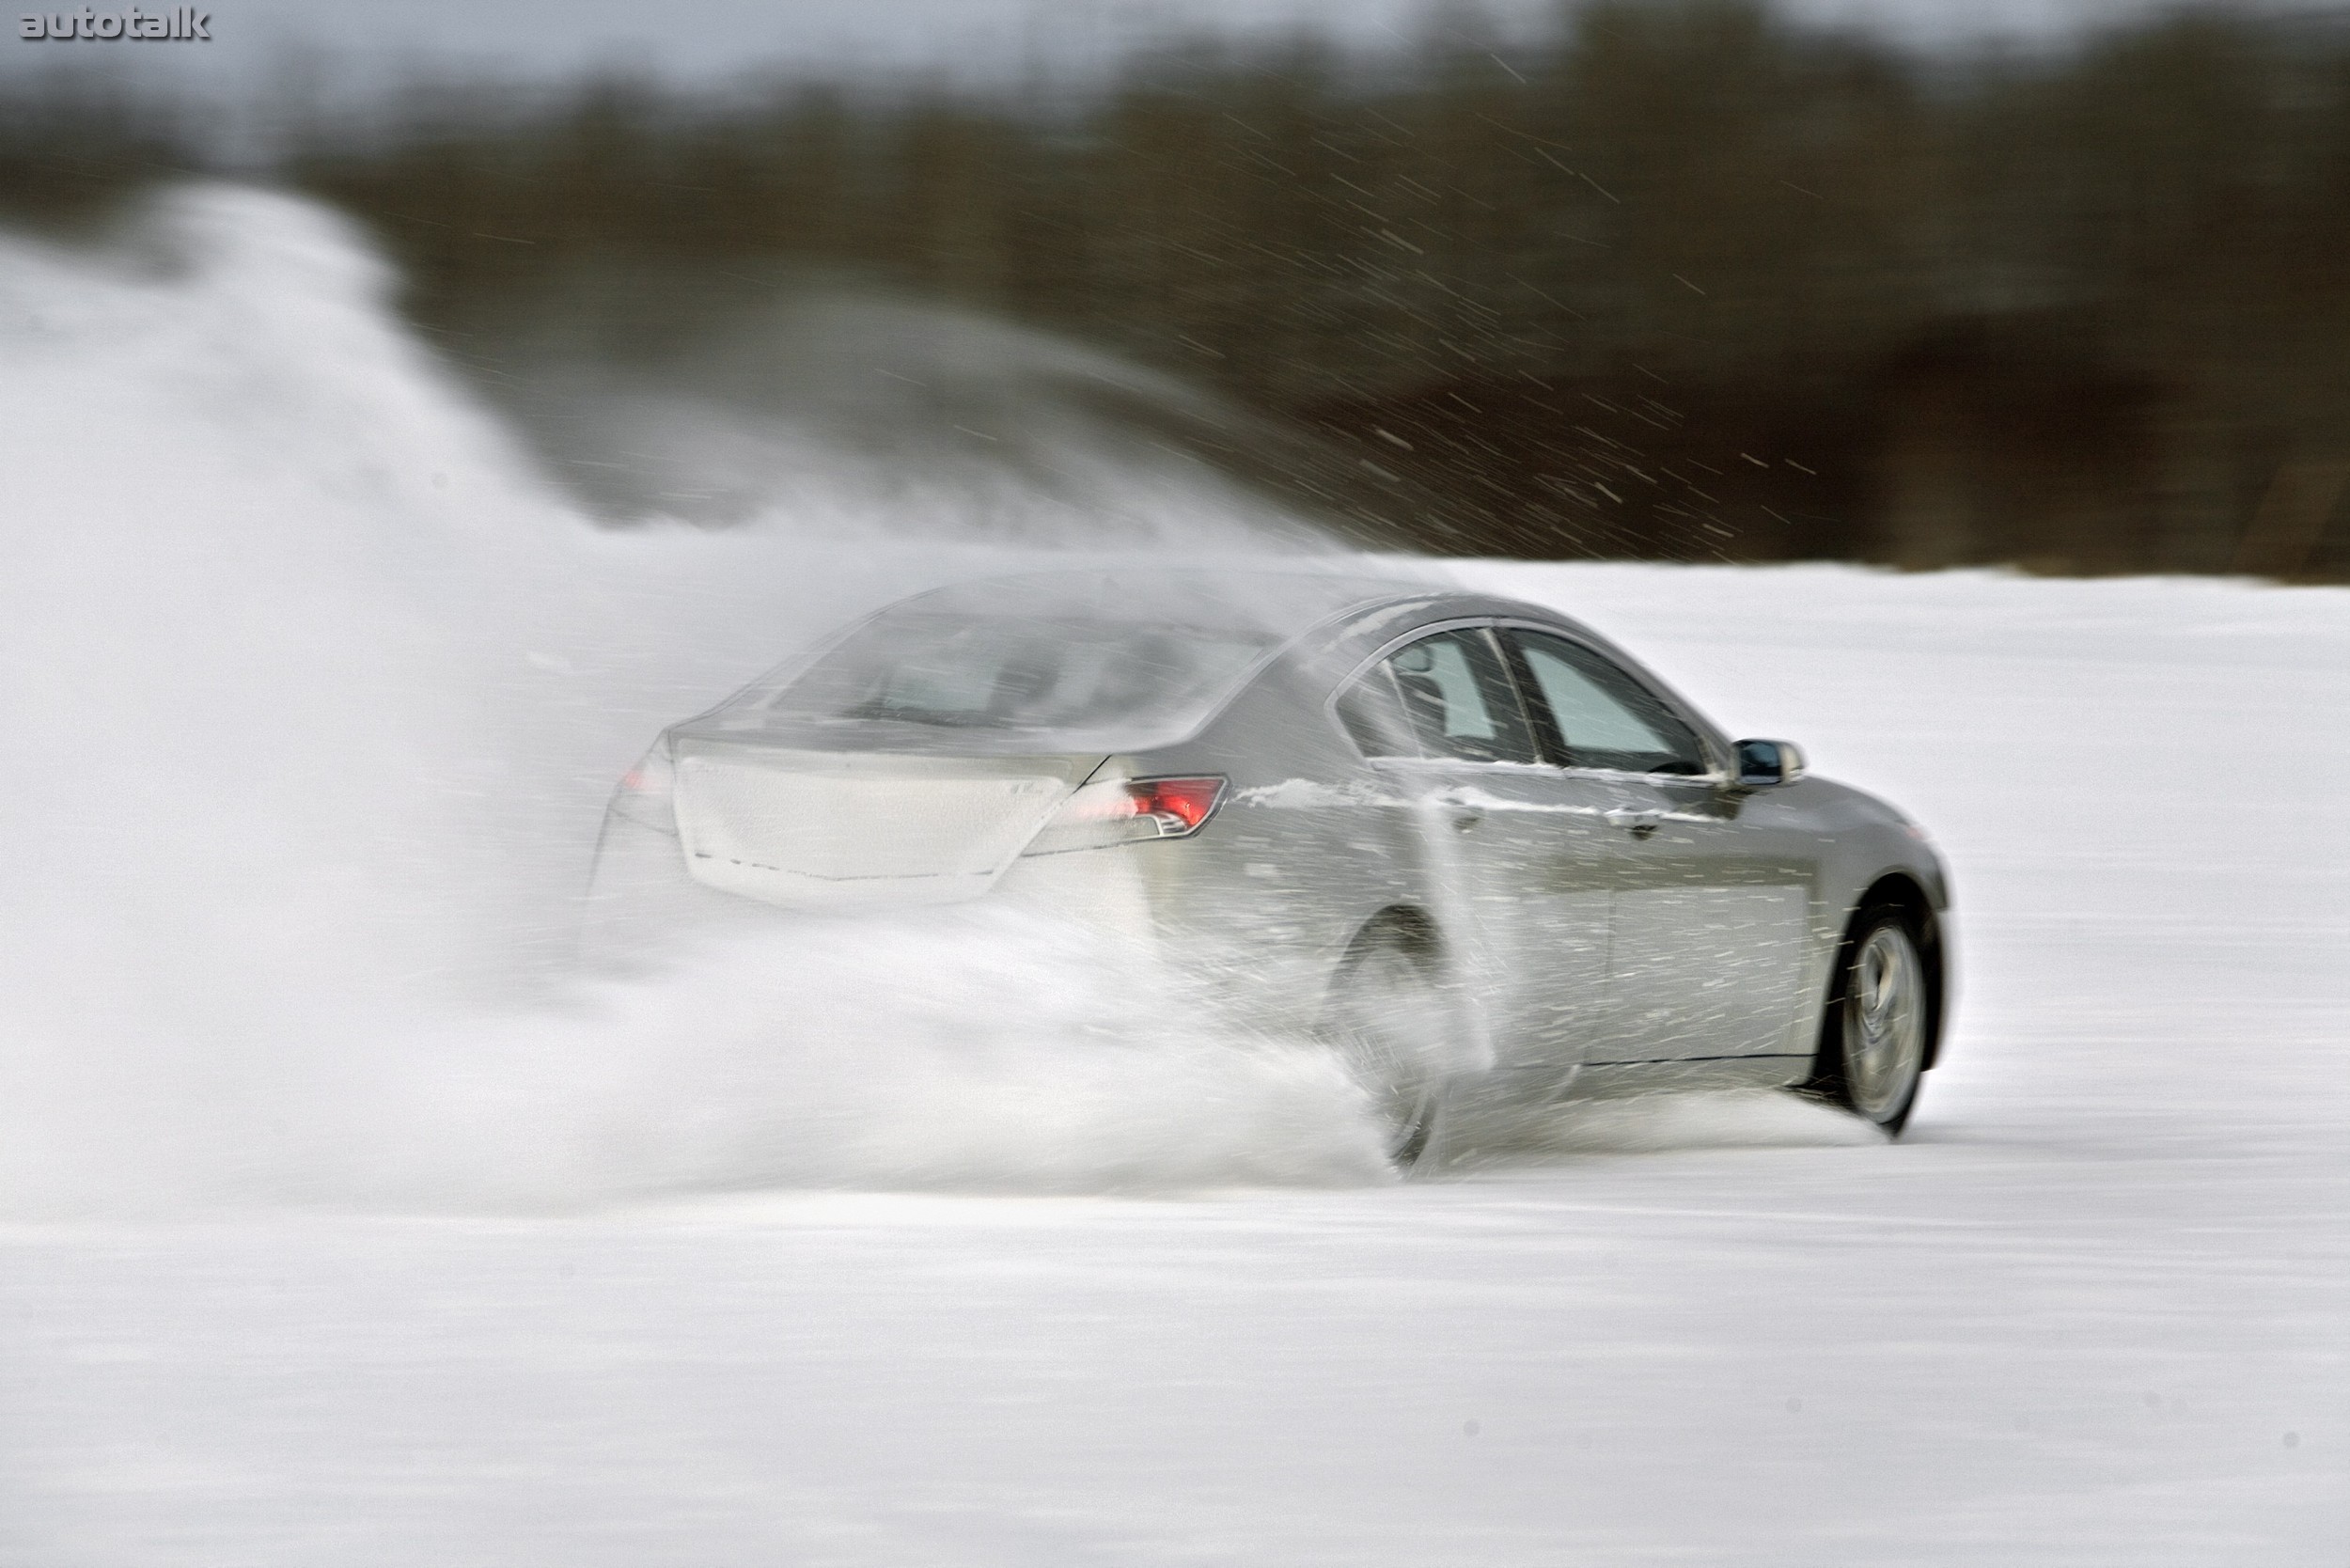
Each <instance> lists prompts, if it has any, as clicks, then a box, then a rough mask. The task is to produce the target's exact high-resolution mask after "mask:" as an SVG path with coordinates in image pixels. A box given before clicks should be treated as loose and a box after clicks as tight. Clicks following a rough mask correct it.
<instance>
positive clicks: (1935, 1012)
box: [1817, 871, 1950, 1072]
mask: <svg viewBox="0 0 2350 1568" xmlns="http://www.w3.org/2000/svg"><path fill="white" fill-rule="evenodd" d="M1887 904H1890V905H1892V906H1893V907H1894V908H1896V909H1899V910H1901V911H1902V912H1903V913H1904V914H1905V915H1907V916H1908V917H1909V922H1910V931H1911V933H1912V934H1913V935H1914V936H1916V938H1917V940H1918V956H1919V959H1920V960H1921V961H1922V962H1923V963H1924V964H1925V967H1926V1053H1925V1060H1924V1062H1923V1064H1922V1066H1921V1067H1920V1069H1919V1071H1921V1072H1922V1071H1925V1070H1927V1069H1930V1068H1932V1067H1933V1066H1934V1064H1935V1062H1936V1061H1937V1060H1939V1059H1940V1058H1941V1055H1942V1026H1943V1021H1944V1019H1945V1018H1946V1017H1948V1015H1949V1012H1950V1006H1949V1000H1948V998H1949V996H1950V985H1949V980H1948V976H1947V974H1946V971H1945V955H1944V951H1943V943H1942V917H1941V916H1940V914H1939V913H1937V912H1936V911H1935V907H1934V899H1933V896H1932V895H1931V894H1929V893H1928V892H1927V891H1926V888H1925V886H1924V885H1923V884H1922V883H1920V882H1919V881H1918V879H1917V878H1916V877H1913V876H1911V875H1910V874H1909V873H1908V872H1906V871H1888V872H1886V873H1885V874H1884V875H1882V876H1880V877H1878V878H1877V879H1876V880H1875V881H1874V882H1872V883H1871V884H1869V886H1868V887H1867V889H1866V890H1864V891H1863V892H1862V893H1861V895H1860V897H1859V898H1858V899H1857V900H1855V901H1854V902H1853V906H1852V912H1851V913H1850V914H1848V915H1846V916H1845V917H1844V930H1843V933H1842V935H1841V936H1840V937H1839V938H1838V939H1837V943H1836V962H1835V964H1834V966H1833V967H1832V968H1830V969H1829V971H1828V1005H1827V1006H1826V1007H1825V1008H1823V1009H1822V1010H1821V1015H1820V1039H1819V1045H1818V1051H1819V1052H1820V1053H1821V1054H1820V1055H1819V1057H1818V1058H1817V1059H1818V1060H1819V1061H1821V1062H1826V1061H1828V1060H1830V1059H1831V1058H1830V1057H1829V1056H1828V1055H1827V1053H1828V1052H1830V1051H1831V1050H1832V1049H1833V1048H1834V1042H1833V1041H1831V1040H1830V1039H1829V1037H1828V1030H1829V1029H1830V1028H1832V1027H1834V1026H1835V1020H1836V1002H1837V1001H1838V999H1839V998H1841V996H1842V995H1843V984H1844V969H1845V966H1846V964H1849V963H1850V961H1851V958H1852V952H1853V946H1854V944H1855V943H1857V942H1858V941H1859V940H1860V921H1861V918H1862V917H1864V916H1866V915H1867V914H1868V913H1869V911H1871V910H1872V909H1876V908H1879V907H1882V906H1884V905H1887Z"/></svg>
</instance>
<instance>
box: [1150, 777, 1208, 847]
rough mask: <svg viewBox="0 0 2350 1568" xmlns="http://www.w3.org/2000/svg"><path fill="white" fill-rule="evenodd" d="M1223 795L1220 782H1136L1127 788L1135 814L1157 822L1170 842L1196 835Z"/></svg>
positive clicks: (1191, 779)
mask: <svg viewBox="0 0 2350 1568" xmlns="http://www.w3.org/2000/svg"><path fill="white" fill-rule="evenodd" d="M1223 792H1224V780H1222V779H1221V778H1136V779H1133V780H1130V781H1129V782H1128V783H1127V785H1126V793H1127V795H1128V797H1129V798H1131V799H1132V800H1133V801H1134V803H1135V810H1136V813H1137V814H1139V815H1142V816H1149V817H1157V818H1159V819H1160V831H1161V832H1162V833H1163V834H1164V835H1165V836H1166V837H1167V838H1170V839H1175V838H1181V837H1182V836H1183V835H1184V834H1186V833H1195V832H1198V831H1199V824H1200V823H1204V822H1206V821H1207V820H1208V813H1209V812H1211V811H1213V810H1214V809H1215V801H1216V797H1217V796H1218V795H1220V794H1222V793H1223Z"/></svg>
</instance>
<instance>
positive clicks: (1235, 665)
mask: <svg viewBox="0 0 2350 1568" xmlns="http://www.w3.org/2000/svg"><path fill="white" fill-rule="evenodd" d="M1271 646H1272V640H1271V638H1270V637H1259V636H1256V635H1251V634H1248V633H1246V632H1239V631H1235V630H1233V629H1230V628H1216V629H1214V630H1207V629H1198V628H1187V627H1181V626H1136V625H1130V624H1123V623H1118V622H1112V621H1105V620H1088V619H1042V618H1040V619H1026V618H1022V619H1012V618H1009V617H973V616H955V615H900V616H884V617H882V618H880V619H876V620H873V621H870V622H868V623H867V624H866V625H864V626H862V627H860V628H858V629H857V630H856V631H855V632H854V633H852V634H851V635H849V637H848V638H847V639H846V640H845V641H843V642H841V643H839V644H838V645H837V646H836V647H834V648H833V649H831V650H830V651H827V652H825V653H824V654H823V656H822V657H821V658H819V659H818V660H817V661H816V662H815V663H814V664H813V665H811V666H807V668H806V669H805V670H803V671H802V672H800V673H799V675H798V676H797V677H796V678H794V679H792V680H791V681H790V682H788V683H787V684H785V685H784V686H782V687H781V688H780V689H774V690H770V691H768V692H766V693H763V694H754V695H753V696H752V697H751V698H750V700H751V701H753V702H755V703H758V704H759V705H760V706H763V707H764V708H765V709H767V711H768V712H770V713H774V714H775V715H776V716H777V717H778V718H782V719H787V720H792V721H798V722H803V723H813V724H819V725H871V724H882V725H889V726H892V727H911V728H913V729H921V730H927V731H931V732H933V733H935V734H937V735H939V736H941V737H942V738H944V737H947V736H950V735H952V734H954V733H957V732H970V731H981V732H986V731H997V732H1004V731H1011V732H1018V733H1020V734H1023V735H1029V736H1035V735H1058V734H1067V735H1070V736H1072V737H1079V736H1082V737H1086V738H1089V739H1092V740H1097V741H1101V742H1104V743H1105V744H1110V745H1139V744H1141V742H1142V740H1143V739H1145V738H1150V739H1169V740H1171V739H1174V738H1177V737H1179V736H1180V735H1182V734H1183V733H1187V732H1188V730H1189V729H1191V728H1194V727H1196V726H1197V725H1198V724H1199V723H1201V722H1203V721H1205V719H1206V718H1207V717H1208V716H1209V714H1210V713H1213V712H1214V709H1215V707H1216V706H1217V704H1219V703H1220V702H1221V701H1222V699H1223V698H1224V697H1225V696H1226V694H1227V693H1229V692H1230V689H1231V687H1232V685H1233V684H1234V682H1237V681H1238V680H1239V679H1240V678H1241V676H1242V675H1244V674H1245V673H1246V671H1247V670H1248V668H1249V667H1250V666H1252V665H1254V664H1255V663H1256V661H1257V660H1258V658H1259V657H1260V656H1261V655H1262V654H1263V653H1264V652H1265V651H1267V650H1268V649H1269V648H1270V647H1271Z"/></svg>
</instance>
